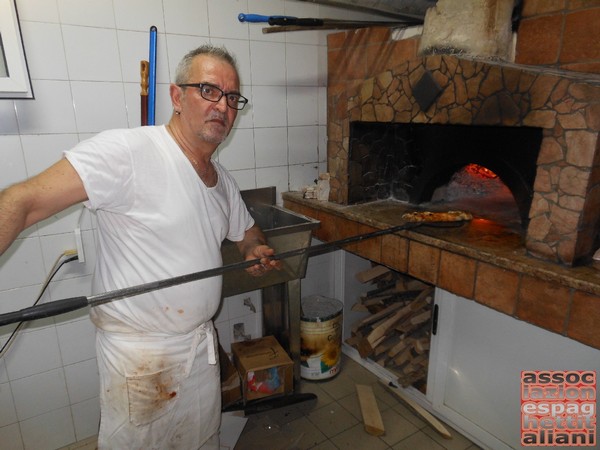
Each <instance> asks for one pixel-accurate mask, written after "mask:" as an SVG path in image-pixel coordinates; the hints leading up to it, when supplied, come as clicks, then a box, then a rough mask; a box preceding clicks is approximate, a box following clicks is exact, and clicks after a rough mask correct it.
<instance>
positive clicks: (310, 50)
mask: <svg viewBox="0 0 600 450" xmlns="http://www.w3.org/2000/svg"><path fill="white" fill-rule="evenodd" d="M285 49H286V63H287V64H286V66H285V71H286V76H287V85H288V86H319V53H318V52H315V48H314V46H312V45H300V44H287V45H286V47H285Z"/></svg>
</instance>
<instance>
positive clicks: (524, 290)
mask: <svg viewBox="0 0 600 450" xmlns="http://www.w3.org/2000/svg"><path fill="white" fill-rule="evenodd" d="M570 297H571V292H570V289H568V288H567V287H564V286H560V285H558V284H556V283H550V282H548V281H544V280H540V279H538V278H533V277H531V276H528V275H524V276H523V278H522V280H521V289H520V290H519V301H518V304H517V312H516V315H517V317H518V318H519V319H522V320H525V321H526V322H529V323H532V324H534V325H537V326H539V327H542V328H545V329H546V330H550V331H554V332H556V333H563V332H564V330H565V325H566V319H567V313H568V309H569V301H570Z"/></svg>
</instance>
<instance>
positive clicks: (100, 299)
mask: <svg viewBox="0 0 600 450" xmlns="http://www.w3.org/2000/svg"><path fill="white" fill-rule="evenodd" d="M465 222H466V220H452V221H448V222H406V223H404V224H401V225H397V226H393V227H390V228H386V229H384V230H377V231H373V232H371V233H364V234H360V235H356V236H351V237H347V238H344V239H339V240H336V241H332V242H326V243H323V244H318V245H313V246H311V247H303V248H299V249H295V250H290V251H286V252H283V253H279V254H276V255H273V256H270V257H269V259H272V260H283V259H286V258H291V257H293V256H300V255H303V254H305V253H306V254H307V255H308V256H315V255H320V254H324V253H327V252H329V251H333V250H334V249H340V248H342V247H343V246H344V245H347V244H351V243H356V242H361V241H364V240H366V239H372V238H375V237H379V236H384V235H387V234H393V233H397V232H399V231H406V230H412V229H415V228H418V227H421V226H432V227H458V226H461V225H462V224H464V223H465ZM257 264H261V262H260V258H257V259H251V260H247V261H241V262H238V263H233V264H228V265H225V266H220V267H215V268H212V269H207V270H202V271H200V272H194V273H189V274H185V275H179V276H175V277H172V278H166V279H163V280H159V281H152V282H149V283H143V284H138V285H136V286H131V287H127V288H122V289H116V290H113V291H108V292H104V293H99V294H94V295H90V296H87V297H85V296H80V297H70V298H65V299H62V300H56V301H51V302H48V303H42V304H38V305H34V306H30V307H27V308H23V309H20V310H18V311H13V312H8V313H4V314H0V326H4V325H8V324H11V323H16V322H28V321H31V320H37V319H41V318H45V317H51V316H56V315H59V314H63V313H66V312H69V311H75V310H78V309H82V308H85V307H88V306H90V307H93V306H98V305H102V304H105V303H110V302H113V301H116V300H121V299H124V298H128V297H133V296H136V295H140V294H145V293H148V292H152V291H156V290H159V289H165V288H168V287H172V286H177V285H180V284H184V283H190V282H192V281H198V280H203V279H206V278H211V277H215V276H219V275H222V274H224V273H226V272H232V271H235V270H243V269H248V268H250V267H252V266H254V265H257Z"/></svg>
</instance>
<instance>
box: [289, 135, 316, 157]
mask: <svg viewBox="0 0 600 450" xmlns="http://www.w3.org/2000/svg"><path fill="white" fill-rule="evenodd" d="M318 146H319V129H318V127H316V126H310V127H289V128H288V149H289V156H288V160H289V163H290V164H306V163H313V162H317V161H318V160H319V150H318Z"/></svg>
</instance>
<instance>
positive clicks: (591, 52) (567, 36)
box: [559, 4, 600, 63]
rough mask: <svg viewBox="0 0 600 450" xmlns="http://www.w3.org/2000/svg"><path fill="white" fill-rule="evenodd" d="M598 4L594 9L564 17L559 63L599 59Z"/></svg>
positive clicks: (599, 12) (599, 10)
mask: <svg viewBox="0 0 600 450" xmlns="http://www.w3.org/2000/svg"><path fill="white" fill-rule="evenodd" d="M598 23H600V4H597V5H596V8H594V9H589V10H583V11H577V12H574V13H572V14H567V15H566V16H565V29H564V32H563V41H562V48H561V50H560V58H559V60H560V62H561V63H570V62H582V61H587V60H596V61H597V60H598V59H600V32H599V31H598Z"/></svg>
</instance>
